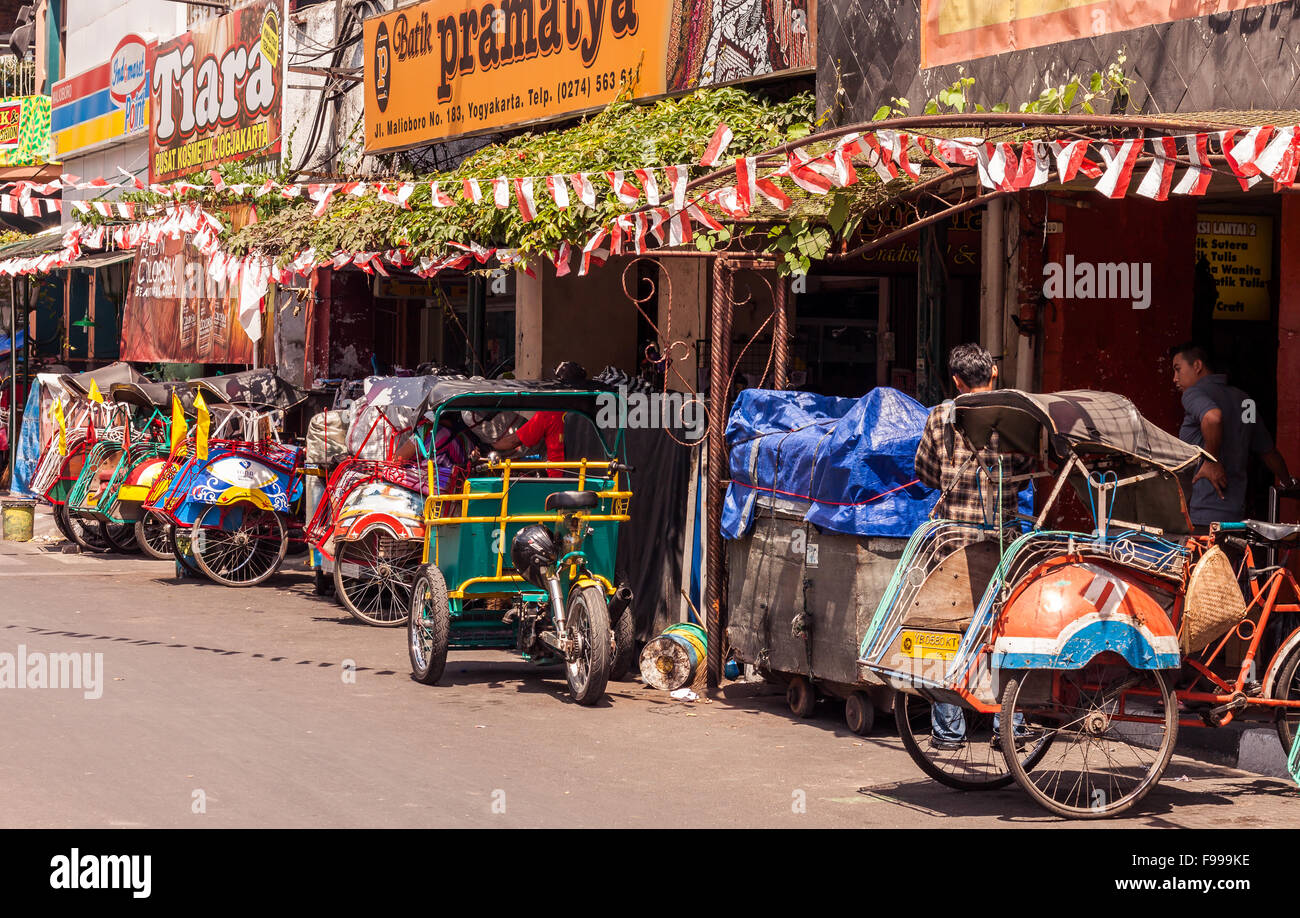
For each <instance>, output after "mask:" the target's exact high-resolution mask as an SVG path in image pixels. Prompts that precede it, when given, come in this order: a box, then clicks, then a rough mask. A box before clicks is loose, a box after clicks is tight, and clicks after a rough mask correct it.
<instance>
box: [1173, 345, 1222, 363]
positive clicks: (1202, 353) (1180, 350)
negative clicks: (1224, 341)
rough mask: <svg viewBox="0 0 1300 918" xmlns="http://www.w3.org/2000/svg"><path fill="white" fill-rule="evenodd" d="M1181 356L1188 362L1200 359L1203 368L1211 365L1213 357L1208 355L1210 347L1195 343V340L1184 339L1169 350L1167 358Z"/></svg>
mask: <svg viewBox="0 0 1300 918" xmlns="http://www.w3.org/2000/svg"><path fill="white" fill-rule="evenodd" d="M1175 357H1182V358H1183V360H1184V361H1186V362H1187V363H1188V364H1193V363H1195V362H1196V361H1198V360H1199V361H1200V362H1201V363H1202V364H1203V365H1204V366H1205V369H1207V370H1210V369H1212V367H1213V363H1214V361H1213V359H1212V358H1211V355H1210V349H1209V348H1208V347H1206V346H1205V345H1203V344H1197V343H1196V342H1195V341H1184V342H1183V343H1182V344H1180V345H1178V346H1177V347H1176V348H1174V349H1173V350H1172V351H1170V352H1169V359H1170V360H1173V359H1174V358H1175Z"/></svg>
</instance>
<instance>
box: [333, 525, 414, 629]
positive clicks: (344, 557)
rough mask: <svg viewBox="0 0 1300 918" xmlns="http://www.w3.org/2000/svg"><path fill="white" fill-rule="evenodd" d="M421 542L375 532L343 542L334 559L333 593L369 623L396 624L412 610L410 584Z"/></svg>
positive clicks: (353, 613)
mask: <svg viewBox="0 0 1300 918" xmlns="http://www.w3.org/2000/svg"><path fill="white" fill-rule="evenodd" d="M422 548H423V547H422V545H421V544H420V543H419V542H412V541H409V540H407V539H394V538H392V537H391V536H386V535H382V534H380V533H378V532H372V533H370V534H368V535H366V536H364V537H362V538H360V539H357V540H356V541H355V542H340V543H339V548H338V556H337V557H336V558H335V559H334V593H335V595H336V596H338V598H339V601H340V602H342V603H343V607H344V608H345V609H347V610H348V611H349V612H351V613H352V615H353V617H355V618H356V619H358V620H360V621H363V622H365V623H366V624H367V625H376V626H378V627H381V628H396V627H400V626H401V625H404V624H406V619H407V617H408V616H409V615H410V614H411V585H412V584H413V583H415V575H416V573H417V572H418V571H419V568H420V556H421V554H422Z"/></svg>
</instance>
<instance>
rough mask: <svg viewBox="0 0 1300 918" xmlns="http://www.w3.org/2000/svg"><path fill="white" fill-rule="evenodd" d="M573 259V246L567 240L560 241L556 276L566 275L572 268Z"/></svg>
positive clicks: (556, 259) (556, 256)
mask: <svg viewBox="0 0 1300 918" xmlns="http://www.w3.org/2000/svg"><path fill="white" fill-rule="evenodd" d="M571 261H573V247H572V246H571V245H569V244H568V243H567V242H562V243H560V250H559V251H558V252H556V253H555V276H556V277H564V276H565V275H566V274H568V273H569V271H571V270H572V268H571V267H570V262H571Z"/></svg>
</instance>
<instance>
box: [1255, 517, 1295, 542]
mask: <svg viewBox="0 0 1300 918" xmlns="http://www.w3.org/2000/svg"><path fill="white" fill-rule="evenodd" d="M1242 522H1243V523H1245V524H1246V528H1247V529H1249V530H1250V531H1251V532H1253V533H1255V535H1257V536H1259V537H1260V538H1261V539H1264V540H1265V541H1267V542H1294V541H1296V540H1297V539H1300V525H1297V524H1294V523H1265V522H1263V521H1262V520H1242Z"/></svg>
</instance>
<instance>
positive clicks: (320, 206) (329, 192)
mask: <svg viewBox="0 0 1300 918" xmlns="http://www.w3.org/2000/svg"><path fill="white" fill-rule="evenodd" d="M337 190H338V186H337V185H313V186H311V187H310V189H309V191H310V197H311V199H312V200H313V201H315V202H316V206H315V207H313V208H312V211H311V215H312V216H313V217H323V216H324V215H325V211H326V209H327V208H328V207H329V206H330V201H332V200H334V192H335V191H337Z"/></svg>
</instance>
